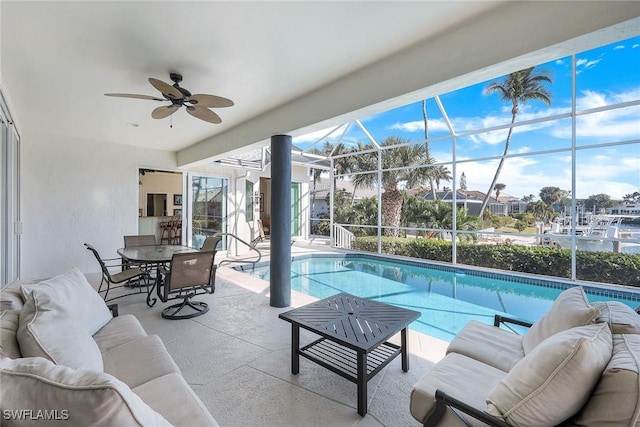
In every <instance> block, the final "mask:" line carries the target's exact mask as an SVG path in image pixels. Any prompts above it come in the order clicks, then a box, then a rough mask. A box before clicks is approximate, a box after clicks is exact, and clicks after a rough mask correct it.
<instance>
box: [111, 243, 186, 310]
mask: <svg viewBox="0 0 640 427" xmlns="http://www.w3.org/2000/svg"><path fill="white" fill-rule="evenodd" d="M117 252H118V255H120V256H121V257H122V258H124V259H126V260H127V261H131V262H133V263H136V264H144V265H148V266H150V268H151V269H152V270H154V271H152V272H154V273H155V280H154V282H153V285H152V286H151V288H150V289H149V292H148V293H147V305H148V306H149V307H153V306H154V305H155V303H156V301H157V299H156V298H151V295H152V294H153V290H154V289H155V288H156V286H158V280H160V275H159V274H158V268H159V267H160V266H161V265H163V264H166V263H168V262H171V258H173V254H177V253H185V252H198V249H196V248H192V247H190V246H182V245H146V246H127V247H126V248H120V249H118V250H117Z"/></svg>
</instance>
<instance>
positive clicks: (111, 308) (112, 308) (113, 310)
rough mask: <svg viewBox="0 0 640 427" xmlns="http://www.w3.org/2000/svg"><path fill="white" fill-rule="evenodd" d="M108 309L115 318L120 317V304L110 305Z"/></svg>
mask: <svg viewBox="0 0 640 427" xmlns="http://www.w3.org/2000/svg"><path fill="white" fill-rule="evenodd" d="M107 308H108V309H109V311H111V315H112V316H113V317H118V304H109V305H107Z"/></svg>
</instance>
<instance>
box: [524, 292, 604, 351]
mask: <svg viewBox="0 0 640 427" xmlns="http://www.w3.org/2000/svg"><path fill="white" fill-rule="evenodd" d="M599 314H600V312H599V311H598V309H597V308H595V307H593V306H592V305H591V304H589V301H588V300H587V295H586V294H585V293H584V290H583V289H582V287H581V286H574V287H572V288H569V289H567V290H566V291H564V292H562V293H561V294H560V295H559V296H558V298H556V300H555V301H554V302H553V305H552V306H551V308H550V309H549V311H547V312H546V313H545V314H544V316H542V317H541V318H540V319H539V320H538V321H537V322H535V323H534V324H533V326H531V328H529V330H528V331H527V333H526V334H524V336H523V337H522V348H523V349H524V354H529V353H530V352H531V351H532V350H533V349H534V348H535V347H536V346H537V345H538V344H540V343H541V342H542V341H544V340H545V339H547V338H549V337H550V336H551V335H553V334H555V333H558V332H561V331H566V330H567V329H571V328H575V327H576V326H584V325H588V324H590V323H594V322H595V320H596V317H597V316H598V315H599Z"/></svg>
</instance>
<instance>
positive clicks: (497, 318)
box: [493, 314, 533, 328]
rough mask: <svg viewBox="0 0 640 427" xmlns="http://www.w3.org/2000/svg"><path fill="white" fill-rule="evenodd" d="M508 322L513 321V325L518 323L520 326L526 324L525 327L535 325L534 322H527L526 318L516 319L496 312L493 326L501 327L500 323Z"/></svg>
mask: <svg viewBox="0 0 640 427" xmlns="http://www.w3.org/2000/svg"><path fill="white" fill-rule="evenodd" d="M507 323H511V324H513V325H518V326H524V327H525V328H530V327H531V326H532V325H533V323H531V322H527V321H525V320H520V319H514V318H512V317H506V316H501V315H499V314H496V315H495V316H494V317H493V326H496V327H499V326H500V324H507ZM507 326H508V325H507Z"/></svg>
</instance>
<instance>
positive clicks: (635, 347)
mask: <svg viewBox="0 0 640 427" xmlns="http://www.w3.org/2000/svg"><path fill="white" fill-rule="evenodd" d="M636 316H637V315H636ZM639 373H640V335H636V334H633V335H631V334H629V335H617V334H616V335H614V336H613V356H612V357H611V361H609V364H608V365H607V367H606V368H605V369H604V372H603V373H602V377H601V378H600V381H599V382H598V385H597V386H596V389H595V390H594V392H593V394H592V395H591V398H589V401H588V402H587V404H586V405H585V406H584V408H583V409H582V411H580V413H579V414H578V415H577V416H575V417H574V418H573V420H572V422H573V425H578V426H600V427H614V426H638V425H640V374H639Z"/></svg>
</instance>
